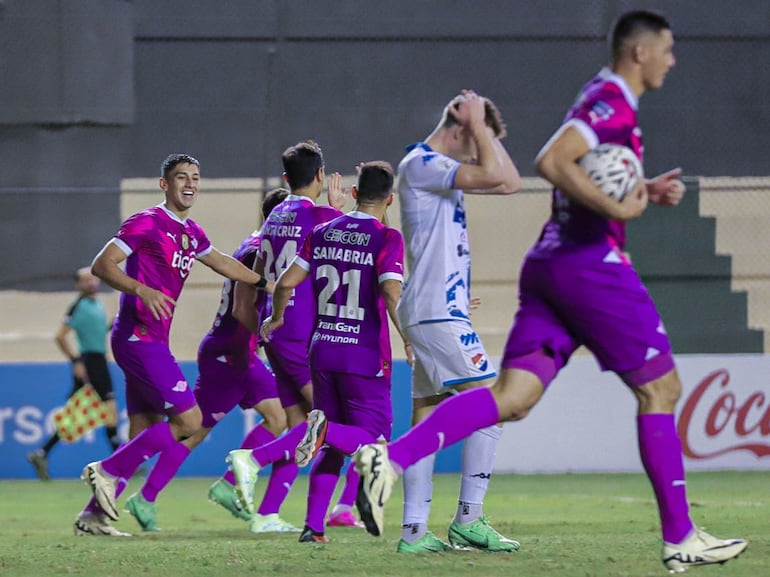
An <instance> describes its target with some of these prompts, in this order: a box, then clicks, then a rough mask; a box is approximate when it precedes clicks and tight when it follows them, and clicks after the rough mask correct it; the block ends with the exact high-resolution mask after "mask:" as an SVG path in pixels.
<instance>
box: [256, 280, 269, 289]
mask: <svg viewBox="0 0 770 577" xmlns="http://www.w3.org/2000/svg"><path fill="white" fill-rule="evenodd" d="M254 286H255V287H257V288H258V289H263V288H265V287H266V286H267V279H266V278H265V277H262V278H261V279H259V280H258V281H257V282H255V283H254Z"/></svg>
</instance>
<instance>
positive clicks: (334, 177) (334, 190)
mask: <svg viewBox="0 0 770 577" xmlns="http://www.w3.org/2000/svg"><path fill="white" fill-rule="evenodd" d="M326 190H327V193H326V194H327V196H328V198H329V206H331V207H333V208H336V209H337V210H342V209H343V207H344V206H345V203H346V202H347V201H348V194H347V191H345V190H344V189H343V188H342V175H341V174H340V173H339V172H332V173H331V174H330V175H329V176H328V177H327V179H326Z"/></svg>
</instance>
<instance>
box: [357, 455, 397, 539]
mask: <svg viewBox="0 0 770 577" xmlns="http://www.w3.org/2000/svg"><path fill="white" fill-rule="evenodd" d="M353 459H354V460H355V463H356V471H358V475H359V476H360V478H361V479H360V481H359V484H358V495H357V496H356V508H357V509H358V513H359V515H361V521H363V522H364V526H365V527H366V530H367V531H368V532H369V533H371V534H372V535H374V536H375V537H379V536H380V535H382V532H383V529H384V524H385V503H387V502H388V499H389V498H390V494H391V492H392V491H393V485H394V484H395V483H396V481H397V480H398V475H397V474H396V471H395V470H394V469H393V466H392V465H391V464H390V461H389V460H388V447H387V446H386V445H377V444H372V445H364V446H363V447H361V449H359V450H358V452H357V453H356V454H355V455H354V457H353Z"/></svg>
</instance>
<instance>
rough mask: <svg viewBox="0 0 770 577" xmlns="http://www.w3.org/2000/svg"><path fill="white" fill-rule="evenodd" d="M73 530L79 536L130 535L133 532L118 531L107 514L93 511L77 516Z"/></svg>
mask: <svg viewBox="0 0 770 577" xmlns="http://www.w3.org/2000/svg"><path fill="white" fill-rule="evenodd" d="M72 531H73V533H75V535H76V536H77V537H87V536H92V537H130V536H131V533H124V532H123V531H118V530H117V529H116V528H115V527H113V526H112V525H110V522H109V520H108V519H107V516H106V515H98V514H96V513H91V512H88V513H86V512H83V513H80V515H78V516H77V518H76V519H75V523H74V524H73V526H72Z"/></svg>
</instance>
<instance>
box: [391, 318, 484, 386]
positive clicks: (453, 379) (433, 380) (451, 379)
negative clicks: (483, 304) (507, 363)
mask: <svg viewBox="0 0 770 577" xmlns="http://www.w3.org/2000/svg"><path fill="white" fill-rule="evenodd" d="M405 332H406V337H407V338H408V339H409V342H411V343H412V351H413V352H414V367H413V369H412V398H413V399H421V398H425V397H432V396H434V395H440V394H445V393H451V392H452V387H455V386H457V385H462V384H465V383H472V382H474V381H483V380H486V379H491V378H493V377H495V375H496V374H497V373H496V371H495V367H494V366H493V365H492V361H491V360H490V358H489V355H487V352H486V351H485V350H484V345H483V344H482V343H481V339H480V338H479V336H478V335H477V334H476V331H474V330H473V326H472V325H471V323H470V322H469V321H464V320H457V321H440V322H425V323H420V324H416V325H412V326H409V327H407V328H406V331H405Z"/></svg>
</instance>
